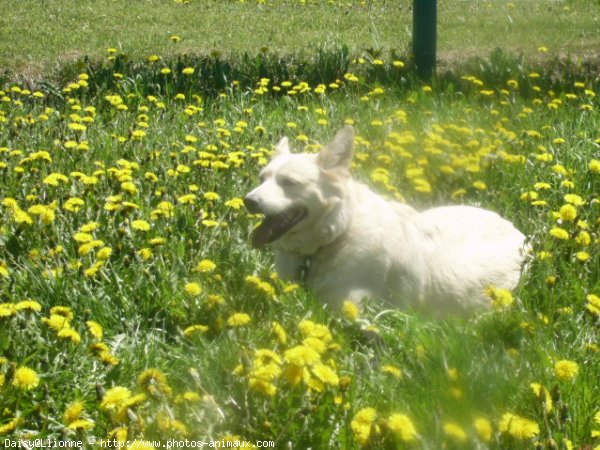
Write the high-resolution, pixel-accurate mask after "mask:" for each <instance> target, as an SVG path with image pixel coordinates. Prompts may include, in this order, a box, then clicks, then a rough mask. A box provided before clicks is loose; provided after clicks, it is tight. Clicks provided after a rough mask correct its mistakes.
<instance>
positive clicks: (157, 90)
mask: <svg viewBox="0 0 600 450" xmlns="http://www.w3.org/2000/svg"><path fill="white" fill-rule="evenodd" d="M380 55H381V52H378V51H373V50H367V51H365V53H364V55H363V56H362V57H357V56H354V55H351V54H350V52H349V50H348V48H347V47H346V46H341V47H329V48H319V49H317V50H316V52H315V54H314V55H313V56H312V57H304V56H300V55H287V56H281V55H278V54H275V53H271V52H268V51H266V50H265V51H259V52H258V53H257V54H255V55H249V54H243V55H240V56H228V57H223V56H222V55H220V54H219V53H213V54H210V55H194V56H187V55H183V56H182V55H179V56H175V57H173V58H172V59H166V58H161V59H158V60H157V61H154V62H151V61H147V60H143V61H140V60H132V59H130V58H129V57H128V56H127V55H123V54H120V55H114V56H113V57H112V58H111V59H110V60H106V61H92V60H90V59H88V58H87V57H86V58H83V59H80V60H77V61H75V62H71V63H68V64H67V65H65V66H64V67H62V69H61V70H60V71H59V72H58V75H57V76H56V77H54V79H52V80H45V81H41V82H38V83H37V84H38V86H39V87H41V88H42V89H43V90H45V91H47V92H51V93H54V94H57V95H59V96H62V95H61V94H62V93H63V92H64V90H63V89H64V87H65V86H68V84H69V83H72V82H73V81H77V79H78V76H79V74H82V73H86V74H88V75H89V77H90V78H89V85H88V86H87V89H85V92H86V94H85V95H87V96H90V95H91V96H94V95H99V94H100V93H106V92H119V93H121V94H123V93H124V94H128V93H135V94H138V95H142V96H148V95H155V96H165V97H167V98H169V97H172V96H175V95H177V94H179V93H182V94H186V95H188V94H190V95H192V94H198V95H203V96H208V97H212V96H217V95H219V94H221V93H223V92H227V91H228V90H229V89H232V87H233V86H237V87H241V88H242V89H246V90H250V89H257V88H260V87H261V86H262V87H265V88H266V89H264V93H268V94H269V95H276V96H277V95H289V94H290V92H291V93H292V95H293V94H296V93H298V92H303V91H302V89H303V88H304V89H306V88H307V87H310V88H311V89H314V88H315V87H317V86H318V85H320V84H322V85H325V86H328V85H330V84H331V83H337V84H341V83H348V82H349V77H350V78H352V76H351V75H355V76H356V77H358V79H359V80H360V81H359V83H361V84H365V85H367V86H381V87H387V88H396V89H400V90H403V89H405V90H410V89H414V88H415V87H420V86H422V85H423V83H428V84H430V85H431V86H432V87H433V88H434V89H436V90H449V91H456V90H461V91H464V90H465V85H468V83H465V82H464V79H465V77H471V79H473V78H475V79H476V80H479V81H481V82H482V84H479V85H478V84H477V83H475V84H474V86H473V89H477V87H478V86H485V88H483V87H481V89H506V88H507V81H508V80H514V81H517V84H518V87H516V86H517V84H514V83H513V86H512V88H513V90H515V89H516V90H517V91H518V94H520V95H521V96H523V97H533V96H535V95H536V94H537V92H539V90H540V89H541V90H544V91H547V90H552V89H556V90H558V89H559V88H561V89H562V90H564V88H565V87H566V86H571V87H572V86H573V85H574V83H575V82H585V83H586V84H587V85H589V86H596V85H598V84H600V78H599V77H598V76H597V74H598V73H599V72H600V61H597V60H584V61H580V60H575V59H573V58H565V57H553V58H549V59H546V60H543V61H533V62H532V61H529V60H527V59H526V58H525V57H524V56H522V55H517V56H515V55H510V54H507V53H505V52H503V51H502V50H500V49H496V50H495V51H494V52H492V54H491V55H490V56H489V57H485V58H484V57H473V58H470V59H468V60H466V61H464V62H454V63H451V64H449V65H448V64H440V67H441V68H439V69H438V71H437V74H436V75H435V77H434V78H433V79H431V80H423V79H420V78H419V77H418V76H417V75H416V71H415V68H414V65H413V64H412V61H411V58H410V55H398V54H396V53H394V52H392V53H391V54H389V55H387V57H385V58H381V59H380ZM383 59H385V62H384V61H383ZM442 63H443V62H442ZM185 69H187V71H188V72H190V71H191V72H192V73H191V74H190V73H188V74H186V73H185V72H186V70H185ZM9 80H10V75H9V74H4V75H0V85H2V84H4V85H6V84H8V81H9ZM261 80H263V83H262V84H261ZM267 80H268V81H267ZM303 83H304V85H303ZM67 92H68V91H67Z"/></svg>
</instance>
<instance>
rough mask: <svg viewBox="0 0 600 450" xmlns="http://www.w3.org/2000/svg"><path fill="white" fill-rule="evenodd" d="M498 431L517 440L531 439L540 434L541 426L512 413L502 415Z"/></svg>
mask: <svg viewBox="0 0 600 450" xmlns="http://www.w3.org/2000/svg"><path fill="white" fill-rule="evenodd" d="M498 429H499V430H500V431H501V432H502V433H507V434H509V435H511V436H512V437H514V438H517V439H531V438H533V437H535V436H537V435H538V434H540V426H539V425H538V424H537V422H534V421H533V420H529V419H525V418H524V417H519V416H517V415H515V414H512V413H505V414H503V415H502V419H501V420H500V423H499V424H498Z"/></svg>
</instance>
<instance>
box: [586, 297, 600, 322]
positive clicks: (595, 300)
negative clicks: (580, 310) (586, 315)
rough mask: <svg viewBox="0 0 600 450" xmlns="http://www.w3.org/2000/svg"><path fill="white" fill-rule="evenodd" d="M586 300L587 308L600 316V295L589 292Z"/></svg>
mask: <svg viewBox="0 0 600 450" xmlns="http://www.w3.org/2000/svg"><path fill="white" fill-rule="evenodd" d="M586 300H587V304H586V305H585V307H586V309H587V310H588V311H589V312H590V313H592V314H593V315H595V316H597V317H600V297H599V296H597V295H596V294H588V295H587V296H586Z"/></svg>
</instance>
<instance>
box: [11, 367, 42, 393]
mask: <svg viewBox="0 0 600 450" xmlns="http://www.w3.org/2000/svg"><path fill="white" fill-rule="evenodd" d="M39 383H40V377H39V376H38V374H37V373H36V372H35V370H33V369H30V368H29V367H25V366H22V367H19V368H18V369H17V370H15V373H14V378H13V381H12V384H13V386H15V387H18V388H20V389H23V390H25V391H28V390H30V389H33V388H35V387H37V386H38V384H39Z"/></svg>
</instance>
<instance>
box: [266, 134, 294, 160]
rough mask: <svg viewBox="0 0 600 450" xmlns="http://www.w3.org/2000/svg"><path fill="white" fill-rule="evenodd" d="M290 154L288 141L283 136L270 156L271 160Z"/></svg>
mask: <svg viewBox="0 0 600 450" xmlns="http://www.w3.org/2000/svg"><path fill="white" fill-rule="evenodd" d="M290 153H291V152H290V140H289V139H288V138H287V137H285V136H284V137H282V138H281V139H280V140H279V142H278V143H277V145H276V146H275V151H274V152H273V155H271V159H275V158H277V157H278V156H283V155H289V154H290Z"/></svg>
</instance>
